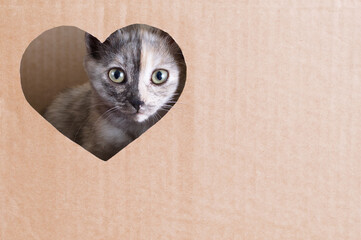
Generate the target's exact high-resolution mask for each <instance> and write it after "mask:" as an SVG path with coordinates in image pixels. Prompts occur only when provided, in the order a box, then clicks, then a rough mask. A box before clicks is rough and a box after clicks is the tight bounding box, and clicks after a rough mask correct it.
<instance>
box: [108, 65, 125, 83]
mask: <svg viewBox="0 0 361 240" xmlns="http://www.w3.org/2000/svg"><path fill="white" fill-rule="evenodd" d="M108 75H109V78H110V80H112V81H113V82H115V83H121V82H123V81H124V79H125V74H124V72H123V70H121V69H120V68H112V69H110V71H109V73H108Z"/></svg>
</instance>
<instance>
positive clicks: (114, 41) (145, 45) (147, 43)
mask: <svg viewBox="0 0 361 240" xmlns="http://www.w3.org/2000/svg"><path fill="white" fill-rule="evenodd" d="M170 39H171V37H170V36H169V35H168V34H166V33H164V32H162V31H160V30H157V29H154V28H149V27H146V26H130V27H127V28H125V29H119V30H117V31H116V32H115V33H113V34H112V35H111V36H110V37H109V39H107V41H108V42H109V43H110V44H109V47H111V51H112V52H113V53H115V54H116V58H117V59H119V61H122V62H127V61H129V60H131V59H132V60H134V58H136V59H137V60H140V59H139V57H140V54H141V53H144V52H152V53H153V55H154V56H159V57H166V58H167V60H171V58H172V54H171V45H170V44H169V42H170V41H169V40H170Z"/></svg>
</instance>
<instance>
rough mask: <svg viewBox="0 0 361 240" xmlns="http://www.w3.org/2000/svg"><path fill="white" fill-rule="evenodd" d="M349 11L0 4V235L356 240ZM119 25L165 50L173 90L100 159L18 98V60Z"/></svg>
mask: <svg viewBox="0 0 361 240" xmlns="http://www.w3.org/2000/svg"><path fill="white" fill-rule="evenodd" d="M360 11H361V2H358V1H351V0H350V1H342V0H338V1H336V0H335V1H331V0H330V1H313V0H297V1H283V0H282V1H281V0H275V1H257V0H255V1H243V0H242V1H222V2H221V1H207V2H204V3H203V4H202V3H201V2H197V1H171V2H170V1H162V0H153V1H147V2H141V1H112V0H111V1H76V2H74V1H61V2H60V1H26V2H25V1H1V2H0V16H1V22H0V33H1V36H2V38H1V39H2V40H1V41H0V54H1V64H0V81H1V82H0V84H1V87H0V239H4V240H8V239H11V240H14V239H15V240H17V239H37V240H38V239H69V240H70V239H355V240H358V239H361V230H360V229H361V208H360V206H361V197H360V196H361V157H360V146H361V134H360V133H361V131H360V130H361V110H360V109H361V81H360V80H361V79H360V75H361V67H360V66H361V54H360V52H361V32H360V29H361V17H360V16H361V15H360ZM132 23H145V24H149V25H152V26H155V27H158V28H161V29H163V30H165V31H167V32H168V33H169V34H170V35H171V36H172V37H173V38H174V39H175V40H176V41H177V42H178V43H179V45H180V47H181V48H182V51H183V54H184V56H185V59H186V62H187V83H186V86H185V88H184V91H183V93H182V96H181V97H180V99H179V101H178V103H177V104H176V105H175V106H174V107H173V108H172V110H171V111H170V112H169V113H168V114H167V115H166V116H165V117H164V118H163V119H161V120H160V121H159V122H158V123H157V124H156V125H155V126H154V127H152V128H151V129H150V130H148V131H147V132H146V133H145V134H143V135H142V136H141V137H140V138H139V139H137V140H136V141H134V142H133V143H131V144H130V145H129V146H128V147H127V148H126V149H124V150H122V151H121V152H120V153H118V154H117V155H116V156H115V157H113V158H112V159H111V160H109V161H108V162H103V161H100V160H98V159H97V158H95V157H93V156H92V155H91V154H89V153H88V152H86V151H85V150H83V149H82V148H81V147H79V146H78V145H77V144H75V143H73V142H72V141H70V140H69V139H67V138H65V137H64V136H63V135H61V134H60V133H59V132H58V131H57V130H56V129H54V128H53V127H52V126H51V125H50V124H49V123H47V122H46V121H45V120H44V119H43V118H42V117H41V116H40V115H39V114H38V113H37V112H36V111H35V110H34V109H33V108H32V107H31V106H30V105H29V103H28V102H27V101H26V99H25V97H24V95H23V93H22V87H21V84H20V73H19V71H20V61H21V57H22V55H23V53H24V51H25V49H26V48H27V46H28V45H29V43H30V42H31V41H32V40H33V39H35V38H36V37H37V36H39V35H40V34H41V33H42V32H44V31H46V30H48V29H51V28H54V27H57V26H61V25H70V26H76V27H78V28H80V29H83V30H84V31H88V32H89V33H91V34H93V35H94V36H97V37H98V38H99V39H101V40H104V39H105V38H106V37H107V36H108V35H109V34H110V33H112V32H113V31H114V30H116V29H118V28H120V27H123V26H126V25H129V24H132ZM64 54H66V53H64ZM49 65H51V64H50V63H49Z"/></svg>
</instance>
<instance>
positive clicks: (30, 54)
mask: <svg viewBox="0 0 361 240" xmlns="http://www.w3.org/2000/svg"><path fill="white" fill-rule="evenodd" d="M20 74H21V85H22V88H23V92H24V95H25V97H26V99H27V101H28V102H29V103H30V105H31V106H32V107H33V108H34V109H35V110H36V111H37V112H39V113H40V114H41V115H42V116H44V117H45V119H46V120H48V121H49V122H50V123H51V124H52V125H53V126H54V127H55V128H56V129H58V130H59V131H60V132H61V133H62V134H64V135H65V136H66V137H68V138H69V139H71V140H73V141H74V142H76V143H78V144H79V145H80V146H82V147H83V148H85V149H86V150H88V151H89V152H91V153H92V154H94V155H95V156H97V157H98V158H100V159H102V160H108V159H109V158H111V157H112V156H114V155H115V154H116V153H117V152H119V151H120V150H121V149H123V148H124V147H125V146H127V145H128V144H129V143H131V142H132V141H134V140H135V139H136V138H138V137H139V136H140V135H141V134H142V133H144V132H145V131H146V130H147V129H149V128H150V127H151V126H152V125H154V124H155V123H156V122H157V121H158V120H159V119H160V118H162V117H163V116H164V115H165V114H166V113H167V112H168V111H169V109H170V108H171V107H172V106H173V105H174V104H175V102H176V101H177V100H178V98H179V96H180V94H181V92H182V90H183V88H184V84H185V78H186V64H185V61H184V57H183V54H182V51H181V49H180V48H179V46H178V44H177V43H176V42H175V41H174V40H173V38H172V37H171V36H170V35H169V34H168V33H166V32H164V31H162V30H160V29H157V28H155V27H151V26H148V25H144V24H134V25H130V26H127V27H124V28H122V29H119V30H117V31H115V32H114V33H112V34H111V35H110V36H109V37H108V38H107V39H106V40H105V41H104V42H103V43H102V42H100V41H99V40H98V39H97V38H95V37H93V36H92V35H90V34H88V33H86V32H84V31H82V30H80V29H78V28H76V27H69V26H63V27H57V28H53V29H51V30H48V31H46V32H44V33H43V34H41V35H40V36H39V37H37V38H36V39H35V40H33V41H32V42H31V44H30V45H29V47H28V48H27V49H26V51H25V53H24V55H23V58H22V61H21V69H20Z"/></svg>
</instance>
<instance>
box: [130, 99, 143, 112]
mask: <svg viewBox="0 0 361 240" xmlns="http://www.w3.org/2000/svg"><path fill="white" fill-rule="evenodd" d="M130 104H132V106H133V107H134V108H135V109H136V110H137V112H138V111H139V108H140V107H141V106H142V105H143V104H144V102H142V101H140V100H139V99H132V100H130Z"/></svg>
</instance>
